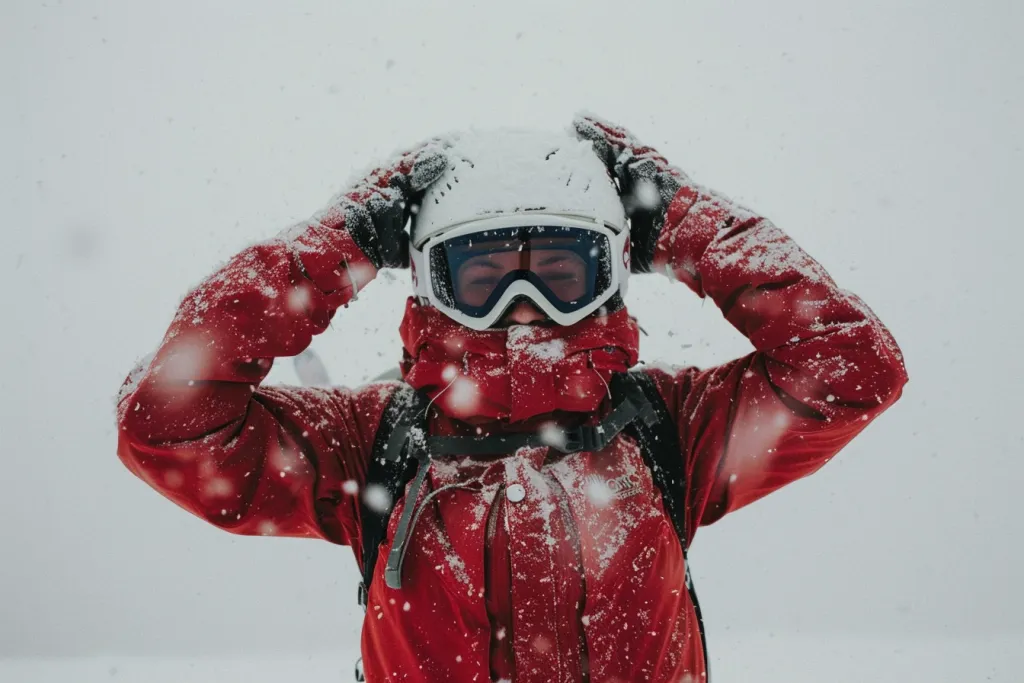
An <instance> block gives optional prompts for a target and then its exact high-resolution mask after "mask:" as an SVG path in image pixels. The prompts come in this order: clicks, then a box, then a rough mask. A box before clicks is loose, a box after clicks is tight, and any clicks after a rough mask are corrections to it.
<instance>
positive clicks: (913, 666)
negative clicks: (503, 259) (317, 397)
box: [0, 0, 1024, 683]
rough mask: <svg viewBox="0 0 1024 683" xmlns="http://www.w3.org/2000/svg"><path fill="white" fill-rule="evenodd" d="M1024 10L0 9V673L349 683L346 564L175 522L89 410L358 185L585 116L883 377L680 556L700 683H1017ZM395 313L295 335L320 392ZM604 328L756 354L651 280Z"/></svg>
mask: <svg viewBox="0 0 1024 683" xmlns="http://www.w3.org/2000/svg"><path fill="white" fill-rule="evenodd" d="M1022 8H1024V5H1022V4H1021V3H1019V2H1016V1H1014V0H1006V1H1003V2H999V1H997V0H988V1H975V2H970V1H967V0H960V1H957V2H943V1H925V0H915V1H911V0H885V1H882V0H868V1H865V0H856V1H853V0H843V1H841V2H829V1H822V0H784V1H779V2H759V1H755V0H745V1H733V2H712V1H711V0H703V1H680V0H665V1H663V2H649V3H648V2H627V1H626V0H622V1H621V2H577V3H567V2H566V3H560V2H555V1H554V0H544V1H540V2H536V1H529V2H527V1H523V0H517V1H515V2H504V3H493V2H485V1H483V0H481V1H480V2H477V3H445V2H431V3H424V2H398V1H392V2H359V3H351V2H342V1H340V0H335V1H328V0H323V1H321V2H266V1H259V2H256V1H254V0H244V1H243V0H232V1H226V0H225V1H220V2H216V1H213V0H208V1H199V0H185V1H177V2H145V1H142V0H135V1H133V2H128V1H122V2H97V1H82V2H73V1H71V0H65V1H64V2H60V1H59V0H47V1H46V2H25V1H21V0H3V2H2V4H0V79H2V80H0V93H2V95H0V97H2V105H3V106H2V107H0V216H2V224H0V235H2V238H0V292H2V295H0V296H2V302H3V303H2V309H0V328H2V333H0V357H2V359H3V360H2V362H3V369H2V371H0V455H2V457H3V465H2V469H0V471H2V484H0V487H2V495H0V680H2V681H4V683H7V682H8V681H10V682H11V683H21V682H22V681H29V682H33V681H62V682H65V681H66V682H73V683H77V682H78V681H113V682H120V681H164V680H166V681H175V682H176V683H177V682H180V681H216V682H217V683H231V682H234V681H247V682H252V683H256V682H262V681H279V680H301V679H305V678H312V677H314V676H315V677H316V679H317V680H324V681H348V680H351V673H350V667H351V660H352V659H353V658H354V652H355V649H356V648H357V645H358V632H359V624H360V620H361V613H360V611H359V609H358V607H357V606H356V603H355V586H356V581H357V572H356V569H355V563H354V561H353V560H352V558H351V555H350V552H349V551H348V550H347V549H345V548H338V547H334V546H331V545H328V544H326V543H318V542H313V541H308V540H283V539H265V538H239V537H234V536H231V535H229V534H226V533H224V532H220V531H217V530H216V529H214V528H213V527H210V526H206V525H205V524H204V523H202V522H201V521H199V520H198V519H195V518H193V517H191V516H189V515H188V514H186V513H184V512H183V511H181V510H179V509H177V508H176V507H174V506H173V505H172V504H170V503H169V502H167V501H165V500H164V499H162V498H161V497H160V496H159V495H157V494H156V493H155V492H153V491H151V490H149V489H148V488H147V487H146V486H145V485H144V484H142V483H141V482H140V481H138V480H136V479H135V478H134V477H132V476H131V475H130V474H129V473H128V471H127V470H125V469H124V468H123V467H122V465H121V464H120V463H119V461H118V460H117V457H116V455H115V437H116V433H115V426H114V416H113V409H114V406H113V396H114V394H115V392H116V391H117V389H118V386H119V385H120V383H121V380H122V379H123V377H124V375H125V374H126V373H127V372H128V370H130V369H131V367H132V365H133V363H134V362H135V360H136V358H138V357H139V356H141V355H144V354H146V353H148V352H149V351H151V350H152V349H153V348H154V347H155V346H156V344H157V343H158V342H159V340H160V338H161V336H162V334H163V332H164V329H165V327H166V325H167V324H168V323H169V321H170V318H171V316H172V314H173V313H174V310H175V307H176V304H177V303H178V301H179V299H180V298H181V297H182V296H183V295H184V293H185V292H186V291H187V289H188V288H189V287H191V286H193V285H194V284H196V283H198V281H199V280H200V279H201V278H202V277H204V276H205V275H206V274H208V273H210V272H211V271H212V270H213V269H214V268H215V267H216V266H217V265H218V263H220V262H221V261H223V260H225V259H227V258H229V257H230V256H231V255H232V254H233V253H235V252H236V251H238V250H240V249H241V248H242V247H244V246H245V245H247V244H248V243H250V242H252V241H255V240H258V239H263V238H266V237H269V236H271V235H273V234H274V233H276V232H277V231H278V230H280V229H281V228H283V227H285V226H287V225H288V224H290V223H291V222H293V221H295V220H298V219H301V218H305V217H306V216H308V215H309V214H311V213H312V212H313V211H314V210H316V209H317V208H319V207H320V206H321V205H322V204H323V203H324V202H325V201H326V200H327V199H328V198H329V197H330V196H331V195H332V194H333V193H334V192H335V191H336V190H338V189H339V188H340V187H342V185H343V183H344V182H345V181H346V180H347V179H348V178H349V177H350V176H351V175H352V174H353V173H354V172H355V171H356V170H358V169H361V168H364V167H365V166H367V165H368V164H370V163H371V162H373V161H374V160H377V159H379V158H380V157H382V156H384V155H387V154H388V153H390V152H391V151H392V150H394V149H396V148H399V147H403V146H406V145H408V144H410V143H413V142H415V141H417V140H418V139H420V138H423V137H426V136H429V135H431V134H434V133H437V132H440V131H446V130H451V129H456V128H464V127H467V126H471V125H481V126H495V125H521V126H541V127H546V128H555V127H564V126H566V125H568V123H569V122H570V120H571V118H572V115H573V113H574V112H575V111H577V110H579V109H588V110H591V111H593V112H596V113H598V114H600V115H601V116H604V117H606V118H609V119H612V120H614V121H617V122H621V123H622V124H624V125H626V126H627V127H629V128H631V129H632V130H633V131H634V132H635V133H636V134H637V135H638V136H639V137H640V138H641V139H642V140H644V141H646V142H648V143H650V144H652V145H654V146H655V147H657V148H658V149H659V150H661V151H662V152H663V153H664V154H665V155H666V156H667V157H668V158H669V159H670V160H671V161H672V162H673V163H675V164H676V165H678V166H680V167H682V168H683V169H685V170H687V171H688V172H690V173H691V174H692V175H693V176H694V177H695V178H696V179H698V180H699V181H701V182H702V183H704V184H707V185H709V186H712V187H715V188H717V189H720V190H721V191H723V192H725V193H727V194H730V195H732V196H733V197H735V198H737V199H739V200H740V201H741V202H743V203H744V204H747V205H749V206H751V207H753V208H755V209H757V210H758V211H760V212H762V213H763V214H765V215H767V216H769V217H770V218H772V219H773V220H774V221H775V222H776V223H777V224H778V225H779V226H780V227H781V228H782V229H783V230H785V231H787V232H788V233H789V234H790V235H792V236H793V237H795V238H796V240H797V241H798V242H799V243H800V244H801V245H802V246H803V247H804V248H805V249H806V250H807V251H808V252H810V253H811V254H812V255H813V256H815V257H816V258H817V259H819V260H820V261H821V262H822V263H823V264H824V265H825V267H826V268H827V269H828V270H829V271H830V272H831V273H832V275H833V276H834V277H835V279H836V280H837V281H838V282H839V283H840V285H842V286H843V287H846V288H848V289H850V290H852V291H854V292H856V293H858V294H859V295H861V296H862V297H863V298H864V300H865V301H867V302H868V304H869V305H870V306H871V307H873V308H874V310H875V311H876V312H877V313H878V315H879V316H880V317H881V318H882V320H883V321H884V322H885V323H886V324H887V325H888V326H889V327H890V329H891V330H892V331H893V333H894V335H895V337H896V339H897V341H898V342H899V343H900V345H901V346H902V348H903V350H904V352H905V355H906V358H907V365H908V368H909V372H910V377H911V381H910V384H909V385H908V386H907V389H906V392H905V394H904V397H903V399H902V400H901V401H900V402H899V403H898V404H897V405H896V406H895V407H894V408H893V409H892V410H890V411H889V412H888V413H887V414H885V415H884V416H883V417H882V418H881V419H879V420H878V421H877V422H876V423H874V424H873V425H872V426H871V427H870V428H869V429H868V430H867V431H866V433H864V434H863V435H862V436H861V437H859V438H858V439H856V440H855V441H854V442H853V444H852V445H851V446H850V447H848V448H847V449H846V450H845V451H844V452H843V453H842V455H841V457H839V458H838V459H837V460H835V461H834V462H833V463H831V464H829V465H828V466H827V467H826V468H825V469H824V470H823V471H822V472H820V473H819V474H817V475H816V476H814V477H812V478H810V479H808V480H805V481H802V482H799V483H797V484H795V485H793V486H792V487H790V488H789V489H788V490H785V491H784V492H782V493H780V494H777V495H774V496H772V497H770V498H768V499H767V500H765V501H763V502H761V503H759V504H757V505H755V506H753V507H751V508H749V509H747V510H744V511H742V512H739V513H737V514H736V515H734V516H732V517H729V518H726V519H725V520H723V521H722V522H720V523H718V524H716V525H715V526H713V527H710V528H707V529H704V530H702V531H701V532H700V533H699V534H698V536H697V540H696V543H695V545H694V547H693V552H692V554H691V558H692V562H693V567H694V570H695V572H696V580H697V585H698V588H699V591H700V595H701V599H702V603H703V607H704V613H705V615H706V619H707V625H708V631H709V641H710V648H711V652H712V655H713V663H712V672H713V676H714V677H715V678H716V683H722V682H748V681H753V682H759V681H770V682H772V681H798V682H799V681H840V682H847V681H848V682H850V683H853V682H857V683H861V682H863V681H893V682H895V681H901V682H902V681H912V680H922V681H950V682H952V681H956V682H957V683H961V682H964V681H969V682H973V681H988V680H993V681H1010V682H1012V681H1019V680H1021V679H1020V676H1021V675H1022V674H1021V672H1022V671H1024V588H1022V586H1021V583H1020V581H1021V577H1022V576H1024V522H1022V521H1021V514H1022V513H1021V497H1020V491H1021V487H1022V484H1024V436H1022V433H1024V431H1022V430H1024V416H1022V408H1024V400H1022V398H1021V391H1022V386H1021V380H1022V379H1024V372H1022V371H1024V362H1022V355H1021V353H1020V350H1019V349H1020V344H1021V336H1022V332H1024V330H1022V318H1024V305H1022V302H1021V288H1022V278H1021V274H1020V267H1021V263H1022V258H1021V251H1022V249H1024V236H1022V230H1024V226H1022V225H1021V218H1020V213H1021V208H1020V197H1021V194H1022V185H1024V171H1022V168H1024V152H1022V144H1024V133H1022V120H1024V47H1022V40H1021V33H1022V29H1024V9H1022ZM408 288H409V285H408V281H407V274H406V273H401V272H399V273H396V274H395V275H394V276H391V275H389V274H385V275H384V276H382V277H380V278H378V281H377V282H375V283H374V284H373V285H372V286H371V288H369V289H367V290H366V292H365V294H363V295H362V296H361V297H360V299H359V300H358V301H357V302H356V303H355V304H353V305H352V306H351V307H350V308H349V309H348V310H343V311H341V312H340V313H339V314H338V315H337V317H336V318H335V321H334V326H333V329H332V330H330V331H329V332H328V333H326V334H324V335H323V336H322V337H320V338H318V339H316V341H315V343H314V349H315V350H316V351H318V352H319V353H320V354H321V356H322V357H323V358H324V360H325V362H326V363H327V364H328V366H329V368H330V371H331V373H332V375H333V378H334V379H335V381H337V382H339V383H342V384H350V385H355V384H359V383H360V382H363V381H365V380H367V378H369V377H372V376H374V375H376V374H377V373H379V372H381V371H383V370H385V369H388V368H390V367H392V366H393V364H394V363H395V362H396V361H397V359H398V357H399V342H398V337H397V332H396V328H397V325H398V322H399V319H400V316H401V311H402V308H401V304H402V302H403V300H404V298H405V296H406V292H407V291H408ZM628 303H629V306H630V309H631V310H632V311H633V313H634V314H635V315H637V316H638V317H639V319H640V322H641V324H642V325H643V327H644V328H645V329H646V330H647V331H648V332H649V336H647V337H644V338H643V340H642V357H643V358H644V359H647V360H654V359H659V360H664V361H667V362H673V363H677V364H698V365H707V364H712V363H718V362H721V361H725V360H728V359H730V358H732V357H735V356H737V355H741V354H743V353H746V352H747V351H748V349H749V347H748V344H747V343H746V341H745V340H744V339H742V337H741V336H740V335H739V334H738V333H736V332H735V331H734V330H733V329H732V328H731V327H729V326H728V325H727V324H726V323H724V322H723V321H722V320H721V319H720V316H719V314H718V311H717V309H715V307H714V306H713V305H712V304H711V303H710V302H708V303H706V304H704V305H703V306H702V305H701V302H700V301H699V300H698V299H697V298H696V297H694V296H693V295H692V294H691V293H690V292H689V291H688V290H687V289H686V288H685V287H683V286H682V285H678V284H676V285H673V284H671V283H669V282H668V281H667V280H665V279H661V278H651V277H646V278H636V279H635V280H633V285H632V290H631V294H630V297H629V301H628ZM1014 349H1018V350H1017V351H1014ZM271 380H273V381H279V382H293V381H295V375H294V372H293V370H292V367H291V364H290V363H289V362H287V361H284V362H279V363H278V364H277V366H276V367H275V369H274V371H273V373H272V375H271Z"/></svg>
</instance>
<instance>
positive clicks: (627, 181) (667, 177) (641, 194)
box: [573, 114, 689, 273]
mask: <svg viewBox="0 0 1024 683" xmlns="http://www.w3.org/2000/svg"><path fill="white" fill-rule="evenodd" d="M573 128H574V129H575V131H576V135H577V136H578V137H579V138H580V139H583V140H590V141H592V142H593V143H594V151H595V152H597V155H598V156H599V157H600V158H601V161H603V162H604V164H605V166H607V167H608V170H609V171H610V172H611V174H612V177H614V178H615V179H616V180H617V181H618V183H619V194H620V196H621V197H622V204H623V206H624V207H625V209H626V215H627V216H628V217H629V221H630V251H631V253H632V266H631V270H632V272H634V273H647V272H650V270H651V263H652V261H653V260H654V248H655V245H656V244H657V242H658V236H659V235H660V234H661V229H662V226H664V225H665V212H666V211H667V210H668V206H669V203H671V201H672V198H673V197H675V196H676V193H677V192H678V191H679V189H680V188H681V187H682V186H683V185H685V184H687V183H689V178H687V176H686V174H685V173H683V172H682V171H680V170H679V169H678V168H676V167H675V166H672V165H671V164H669V163H668V160H667V159H665V157H663V156H661V154H659V153H658V152H657V151H656V150H654V149H653V148H651V147H648V146H647V145H644V144H643V143H641V142H640V141H638V140H637V139H636V138H635V137H633V134H632V133H630V132H629V131H628V130H626V129H625V128H623V127H621V126H617V125H615V124H614V123H609V122H607V121H603V120H601V119H599V118H597V117H596V116H592V115H589V114H580V115H578V116H576V118H575V119H574V120H573Z"/></svg>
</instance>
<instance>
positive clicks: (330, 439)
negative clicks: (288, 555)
mask: <svg viewBox="0 0 1024 683" xmlns="http://www.w3.org/2000/svg"><path fill="white" fill-rule="evenodd" d="M444 163H445V161H444V156H443V152H442V151H441V150H440V149H439V148H438V147H437V146H435V145H428V146H425V147H420V148H418V149H417V150H414V151H413V152H409V153H406V154H404V155H402V156H401V157H399V158H398V159H397V160H395V161H393V162H392V163H391V164H389V165H387V166H385V167H382V168H380V169H377V170H375V171H374V172H373V173H371V174H370V175H369V176H368V177H367V178H366V179H365V180H363V181H361V182H360V183H358V184H357V185H356V186H355V187H354V188H353V189H352V190H350V191H348V192H345V193H341V194H339V195H338V196H336V197H335V198H334V199H333V200H332V201H331V203H330V204H329V206H328V207H327V208H326V209H325V210H323V211H321V212H320V213H318V214H316V215H315V216H314V217H313V218H312V219H311V220H310V221H308V222H304V223H300V224H298V225H296V226H294V227H292V228H290V229H289V230H286V231H285V232H284V233H282V235H280V236H279V237H277V238H275V239H272V240H269V241H267V242H262V243H259V244H256V245H254V246H252V247H249V248H248V249H245V250H244V251H242V252H241V253H240V254H238V255H237V256H235V257H234V258H232V259H231V260H230V261H229V262H228V263H227V264H226V265H224V266H223V267H222V268H221V269H220V270H218V271H217V272H216V273H214V274H213V275H212V276H210V277H209V278H207V279H206V280H205V281H204V282H203V283H202V284H201V285H200V286H199V287H198V288H196V289H195V290H193V291H192V292H190V293H189V294H188V295H187V296H186V297H185V299H184V301H183V302H182V304H181V306H180V308H179V309H178V313H177V315H176V316H175V317H174V320H173V322H172V323H171V326H170V329H169V330H168V331H167V334H166V335H165V337H164V340H163V343H162V344H161V345H160V347H159V348H158V350H157V351H156V353H155V354H154V355H153V357H152V358H151V359H149V360H147V361H144V362H143V363H141V364H140V365H139V366H138V367H137V368H136V369H135V370H134V371H133V372H132V373H131V375H130V376H129V377H128V379H127V380H126V382H125V384H124V386H123V387H122V390H121V393H120V395H119V400H118V407H117V418H118V425H119V442H118V455H119V457H120V458H121V460H122V461H123V462H124V463H125V465H127V466H128V468H129V469H130V470H131V471H132V472H134V473H135V474H136V475H138V476H139V477H140V478H141V479H143V480H144V481H145V482H146V483H148V484H149V485H150V486H152V487H153V488H155V489H156V490H157V491H159V492H160V493H162V494H163V495H164V496H166V497H167V498H169V499H171V500H173V501H174V502H175V503H177V504H178V505H180V506H181V507H183V508H185V509H186V510H188V511H190V512H192V513H194V514H196V515H198V516H199V517H202V518H204V519H206V520H208V521H210V522H212V523H213V524H215V525H217V526H219V527H221V528H224V529H226V530H228V531H231V532H234V533H239V534H264V535H279V536H310V537H319V538H324V539H327V540H330V541H333V542H336V543H346V544H354V543H355V540H356V530H357V528H358V514H359V512H358V511H359V503H358V495H357V493H358V490H359V489H360V488H361V485H362V483H363V481H364V480H365V466H366V462H367V460H368V457H369V450H370V448H371V446H372V442H373V438H374V436H375V433H376V429H377V424H378V422H379V420H380V416H381V414H382V412H383V409H384V407H385V403H386V401H387V398H388V395H389V392H388V391H387V389H386V388H384V387H367V388H364V389H363V390H361V391H349V390H345V389H320V388H294V387H261V386H260V383H261V382H262V380H263V379H264V378H265V377H266V375H267V373H268V372H269V371H270V368H271V365H272V363H273V360H274V358H277V357H283V356H294V355H296V354H298V353H300V352H301V351H302V350H303V349H305V348H306V347H307V346H308V345H309V343H310V341H311V339H312V337H313V335H316V334H319V333H320V332H323V331H324V330H325V329H326V328H327V326H328V324H329V322H330V321H331V318H332V316H333V315H334V313H335V311H336V310H337V309H338V308H339V307H341V306H344V305H345V304H346V303H348V301H349V300H350V299H351V298H352V297H353V296H354V295H355V294H356V293H357V291H359V290H360V289H362V287H363V286H365V285H366V284H367V283H368V282H369V281H370V280H371V279H373V277H374V276H375V275H376V273H377V269H378V268H380V267H382V266H385V265H399V264H400V262H401V259H402V258H403V250H402V248H401V241H400V235H401V229H402V227H403V225H404V218H405V215H406V214H405V212H406V205H407V203H408V202H409V200H410V199H411V197H413V196H414V194H415V193H416V192H418V191H420V190H421V189H422V188H423V187H425V186H426V185H428V184H429V183H430V182H431V181H432V179H433V178H434V177H436V175H437V174H438V173H439V172H440V170H441V169H442V168H443V165H444Z"/></svg>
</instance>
